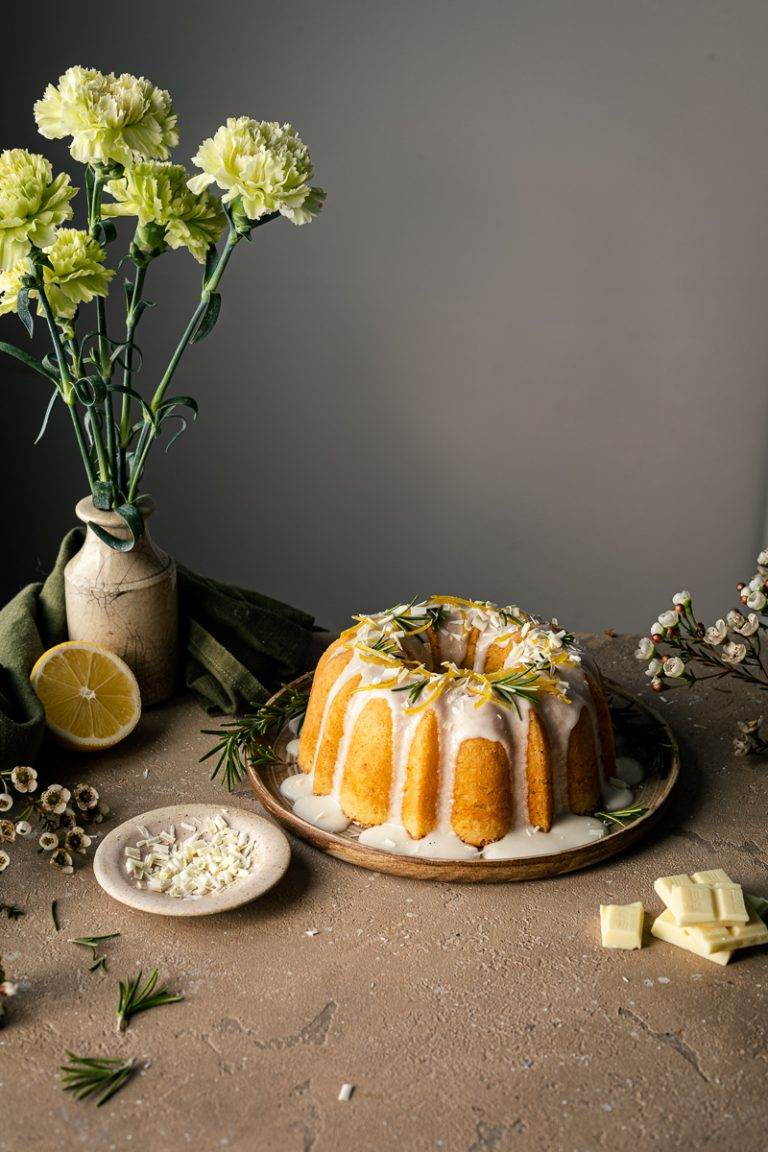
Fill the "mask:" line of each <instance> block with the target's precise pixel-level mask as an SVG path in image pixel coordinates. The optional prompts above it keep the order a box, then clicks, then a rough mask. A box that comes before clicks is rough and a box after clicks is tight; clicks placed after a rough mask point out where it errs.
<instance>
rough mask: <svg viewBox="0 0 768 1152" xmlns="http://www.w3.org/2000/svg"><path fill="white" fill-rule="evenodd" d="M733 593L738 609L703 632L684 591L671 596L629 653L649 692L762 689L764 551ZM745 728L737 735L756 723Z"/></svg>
mask: <svg viewBox="0 0 768 1152" xmlns="http://www.w3.org/2000/svg"><path fill="white" fill-rule="evenodd" d="M737 589H738V592H739V599H740V601H741V605H742V607H741V608H738V609H737V608H732V609H731V610H730V611H728V612H727V613H726V614H725V616H724V617H722V618H720V619H718V620H716V621H715V623H714V624H710V625H709V626H708V627H707V626H706V625H705V624H703V623H702V622H701V621H700V620H698V619H697V617H696V614H695V612H694V608H693V599H692V597H691V594H690V592H677V593H676V594H675V595H674V596H673V597H672V607H671V608H668V609H667V610H665V611H664V612H661V613H659V618H658V620H655V621H654V622H653V624H652V625H651V628H650V633H649V635H648V636H644V637H643V638H642V639H641V640H640V642H639V644H638V646H637V649H636V651H635V656H636V657H637V659H638V660H641V661H642V662H643V663H645V664H647V668H646V670H645V674H646V676H648V677H649V679H650V681H651V688H652V689H653V690H654V692H664V691H666V690H667V689H669V688H675V687H679V686H680V685H683V684H687V685H689V686H690V685H692V684H696V683H703V682H704V681H708V680H711V681H714V682H715V684H716V685H717V684H722V682H723V681H724V680H726V679H731V680H739V681H743V682H747V683H750V684H754V685H756V686H757V687H759V688H763V689H767V690H768V618H767V617H766V609H767V608H768V549H766V550H765V551H763V552H761V553H760V555H759V556H758V558H757V572H756V573H755V575H754V576H753V577H752V578H751V580H749V582H747V583H743V582H742V583H739V584H738V585H737ZM751 725H752V722H749V725H748V726H747V727H748V728H749V731H748V730H747V728H745V729H743V731H742V735H744V736H745V737H746V736H747V735H749V734H750V733H751V734H752V735H755V734H756V733H757V731H758V729H759V724H757V725H756V727H754V728H752V727H751ZM752 743H753V744H754V741H753V742H752ZM745 750H747V749H741V748H740V747H739V748H737V751H745ZM749 750H752V749H749Z"/></svg>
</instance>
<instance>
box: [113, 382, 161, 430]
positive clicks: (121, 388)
mask: <svg viewBox="0 0 768 1152" xmlns="http://www.w3.org/2000/svg"><path fill="white" fill-rule="evenodd" d="M108 387H109V391H110V392H117V393H118V394H119V395H121V396H130V397H131V398H132V399H133V400H135V401H136V403H137V404H138V405H139V407H140V408H141V410H142V412H143V413H144V416H145V417H146V421H145V422H146V423H149V424H152V425H154V423H155V415H154V413H153V411H152V409H151V408H150V406H149V404H147V402H146V400H145V399H144V397H143V396H142V395H141V394H140V393H139V392H137V391H136V389H135V388H127V387H126V386H125V385H124V384H110V385H108ZM136 427H137V428H140V427H141V424H138V425H136Z"/></svg>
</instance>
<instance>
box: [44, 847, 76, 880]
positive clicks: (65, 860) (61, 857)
mask: <svg viewBox="0 0 768 1152" xmlns="http://www.w3.org/2000/svg"><path fill="white" fill-rule="evenodd" d="M50 863H51V864H53V866H54V868H58V869H59V871H60V872H65V873H67V874H71V873H72V872H74V868H73V867H72V857H71V856H70V854H69V852H65V851H64V849H63V848H59V849H58V850H57V851H56V852H54V853H53V855H52V856H51V859H50Z"/></svg>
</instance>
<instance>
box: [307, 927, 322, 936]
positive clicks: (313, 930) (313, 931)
mask: <svg viewBox="0 0 768 1152" xmlns="http://www.w3.org/2000/svg"><path fill="white" fill-rule="evenodd" d="M304 935H305V936H319V935H320V932H319V930H318V929H317V928H307V930H306V932H305V933H304Z"/></svg>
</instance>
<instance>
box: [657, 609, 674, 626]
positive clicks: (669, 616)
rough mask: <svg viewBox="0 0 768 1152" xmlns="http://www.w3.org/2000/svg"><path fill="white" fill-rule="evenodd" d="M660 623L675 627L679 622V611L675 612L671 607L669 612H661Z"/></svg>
mask: <svg viewBox="0 0 768 1152" xmlns="http://www.w3.org/2000/svg"><path fill="white" fill-rule="evenodd" d="M659 624H661V626H662V628H675V627H676V625H677V624H678V617H677V612H673V611H672V610H671V609H670V610H669V611H668V612H662V613H660V615H659Z"/></svg>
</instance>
